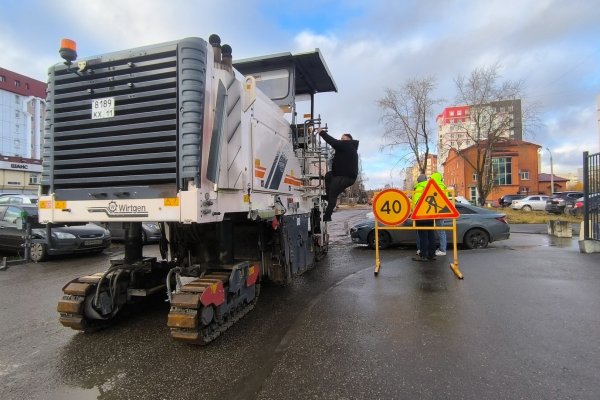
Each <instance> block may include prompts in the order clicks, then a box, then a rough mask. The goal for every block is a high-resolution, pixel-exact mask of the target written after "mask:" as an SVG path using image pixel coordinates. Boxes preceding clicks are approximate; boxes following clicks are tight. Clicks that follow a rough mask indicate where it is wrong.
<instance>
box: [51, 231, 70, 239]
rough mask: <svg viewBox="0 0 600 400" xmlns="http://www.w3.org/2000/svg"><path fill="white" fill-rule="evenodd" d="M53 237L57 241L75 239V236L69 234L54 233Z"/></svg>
mask: <svg viewBox="0 0 600 400" xmlns="http://www.w3.org/2000/svg"><path fill="white" fill-rule="evenodd" d="M52 236H53V237H55V238H57V239H75V235H73V234H70V233H67V232H52Z"/></svg>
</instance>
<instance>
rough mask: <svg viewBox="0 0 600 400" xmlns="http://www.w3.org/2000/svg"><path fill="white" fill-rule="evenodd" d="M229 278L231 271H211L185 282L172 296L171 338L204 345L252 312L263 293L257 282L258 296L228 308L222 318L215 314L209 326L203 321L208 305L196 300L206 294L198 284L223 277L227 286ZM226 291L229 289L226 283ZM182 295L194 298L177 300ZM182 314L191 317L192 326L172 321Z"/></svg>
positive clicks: (211, 281) (222, 280)
mask: <svg viewBox="0 0 600 400" xmlns="http://www.w3.org/2000/svg"><path fill="white" fill-rule="evenodd" d="M228 277H229V274H228V273H219V272H213V273H209V274H207V275H205V276H204V277H202V278H199V279H196V280H194V281H192V282H190V283H188V284H186V285H183V286H182V288H181V291H180V292H178V293H176V294H175V295H174V296H173V300H172V302H171V310H170V312H169V318H168V322H167V325H168V326H169V327H170V328H171V337H172V338H173V339H175V340H178V341H182V342H186V343H191V344H197V345H201V346H203V345H206V344H208V343H210V342H212V341H213V340H215V339H216V338H217V337H219V335H221V334H222V333H223V332H225V331H226V330H227V329H229V328H230V327H231V326H232V325H233V324H235V323H236V322H237V321H239V320H240V319H241V318H242V317H243V316H244V315H246V314H247V313H248V312H249V311H251V310H252V309H253V308H254V306H255V305H256V302H257V301H258V297H259V294H260V284H258V283H256V284H255V285H254V287H255V296H254V298H253V299H252V301H250V302H245V301H243V302H240V304H238V305H237V306H234V307H232V308H231V309H230V310H229V312H228V313H226V314H225V315H223V316H222V317H221V318H216V314H215V317H214V318H213V319H212V321H211V322H210V323H209V324H208V325H205V324H203V323H202V318H201V315H202V309H203V308H204V307H205V306H203V305H202V304H201V303H200V302H199V301H197V299H198V298H199V297H200V296H201V294H202V293H203V290H202V291H199V290H198V285H202V284H211V283H214V282H216V281H218V280H220V281H221V282H223V285H224V286H225V285H226V284H227V280H228ZM204 290H208V286H207V287H205V288H204ZM225 292H227V287H226V286H225ZM183 298H187V299H190V298H192V299H194V300H193V301H180V300H178V299H183ZM230 300H231V298H230ZM231 301H235V299H232V300H231ZM210 307H212V306H210ZM182 315H186V316H189V319H188V320H189V321H190V323H189V325H190V326H189V327H182V326H181V324H175V323H173V318H174V317H176V316H179V317H181V316H182Z"/></svg>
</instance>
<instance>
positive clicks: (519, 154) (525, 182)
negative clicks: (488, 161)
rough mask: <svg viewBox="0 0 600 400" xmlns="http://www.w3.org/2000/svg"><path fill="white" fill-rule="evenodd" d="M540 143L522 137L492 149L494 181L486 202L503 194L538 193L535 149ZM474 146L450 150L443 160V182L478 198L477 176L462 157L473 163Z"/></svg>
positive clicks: (474, 157)
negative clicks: (524, 139)
mask: <svg viewBox="0 0 600 400" xmlns="http://www.w3.org/2000/svg"><path fill="white" fill-rule="evenodd" d="M540 147H541V146H539V145H537V144H534V143H529V142H525V141H521V140H507V141H505V142H503V143H499V144H498V145H497V146H496V147H495V148H494V149H493V152H492V165H493V167H492V168H493V169H494V177H495V178H494V180H495V184H494V187H493V189H492V191H491V192H490V194H489V195H488V197H487V199H486V202H489V203H491V202H493V201H495V200H497V199H498V198H500V197H502V196H504V195H505V194H537V193H538V192H539V189H540V183H539V169H538V157H539V154H538V149H539V148H540ZM476 151H477V149H476V147H475V146H474V145H473V146H470V147H467V148H465V149H463V150H460V153H461V154H460V155H459V153H458V150H456V149H450V151H449V153H448V157H447V159H446V162H444V164H443V165H444V182H445V183H446V186H452V187H454V190H455V191H456V194H457V195H459V196H464V197H465V198H467V199H469V200H470V201H477V199H478V192H477V178H478V177H477V175H476V174H475V171H474V168H473V167H471V165H469V163H468V162H467V161H465V159H467V160H470V161H471V163H472V164H475V159H476Z"/></svg>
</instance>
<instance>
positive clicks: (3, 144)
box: [0, 68, 46, 193]
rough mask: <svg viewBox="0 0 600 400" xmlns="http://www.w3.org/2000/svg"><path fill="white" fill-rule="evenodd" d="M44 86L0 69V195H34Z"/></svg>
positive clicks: (38, 159) (40, 169) (41, 130)
mask: <svg viewBox="0 0 600 400" xmlns="http://www.w3.org/2000/svg"><path fill="white" fill-rule="evenodd" d="M45 98H46V84H45V83H44V82H41V81H38V80H36V79H33V78H29V77H27V76H24V75H21V74H18V73H16V72H12V71H9V70H7V69H4V68H0V193H1V192H37V182H39V177H40V174H41V171H42V168H41V163H40V158H41V155H40V151H41V141H42V138H43V131H44V118H45V111H46V102H45Z"/></svg>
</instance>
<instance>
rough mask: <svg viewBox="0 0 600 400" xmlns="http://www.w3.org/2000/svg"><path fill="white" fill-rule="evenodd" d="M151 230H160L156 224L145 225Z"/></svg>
mask: <svg viewBox="0 0 600 400" xmlns="http://www.w3.org/2000/svg"><path fill="white" fill-rule="evenodd" d="M145 225H146V226H147V227H148V228H150V229H158V225H156V224H145Z"/></svg>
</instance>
